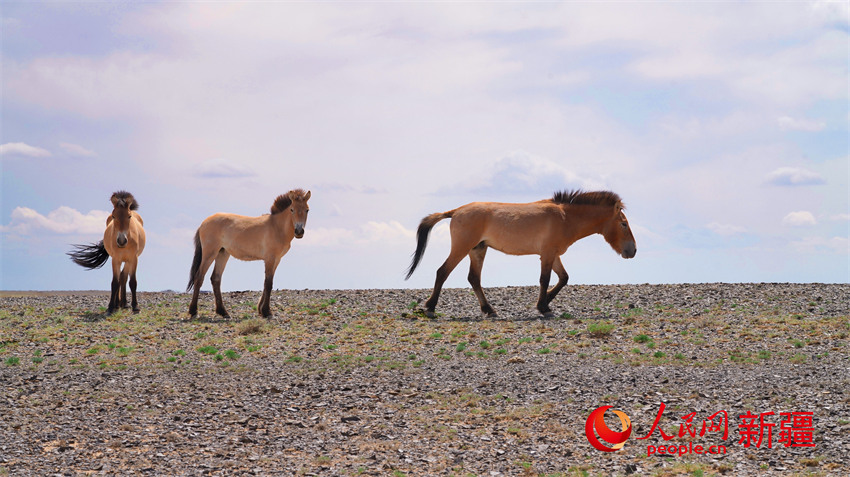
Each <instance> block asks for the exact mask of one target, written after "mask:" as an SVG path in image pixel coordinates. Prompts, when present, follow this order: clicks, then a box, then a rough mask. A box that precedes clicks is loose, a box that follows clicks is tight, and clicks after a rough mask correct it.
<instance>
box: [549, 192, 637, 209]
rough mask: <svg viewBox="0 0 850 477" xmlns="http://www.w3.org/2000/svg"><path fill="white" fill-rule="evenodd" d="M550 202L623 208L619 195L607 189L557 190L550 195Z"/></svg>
mask: <svg viewBox="0 0 850 477" xmlns="http://www.w3.org/2000/svg"><path fill="white" fill-rule="evenodd" d="M552 202H554V203H556V204H570V205H601V206H604V207H620V208H625V206H624V205H623V201H622V199H620V196H619V195H617V194H615V193H613V192H611V191H608V190H603V191H595V192H584V191H582V190H581V189H578V190H564V191H558V192H555V194H554V195H553V196H552Z"/></svg>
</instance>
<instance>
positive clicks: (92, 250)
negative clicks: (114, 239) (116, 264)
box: [68, 240, 109, 270]
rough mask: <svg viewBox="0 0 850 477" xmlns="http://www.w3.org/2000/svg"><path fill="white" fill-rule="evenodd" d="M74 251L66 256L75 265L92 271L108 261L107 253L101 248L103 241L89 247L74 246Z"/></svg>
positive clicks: (104, 248)
mask: <svg viewBox="0 0 850 477" xmlns="http://www.w3.org/2000/svg"><path fill="white" fill-rule="evenodd" d="M73 247H74V250H73V251H72V252H68V256H69V257H71V260H73V261H74V263H76V264H77V265H79V266H81V267H85V268H88V269H89V270H94V269H95V268H100V267H102V266H103V264H104V263H106V261H107V260H109V253H107V252H106V247H104V246H103V240H101V241H100V242H97V243H93V244H91V245H74V246H73Z"/></svg>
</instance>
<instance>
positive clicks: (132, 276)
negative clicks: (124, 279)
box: [124, 257, 139, 313]
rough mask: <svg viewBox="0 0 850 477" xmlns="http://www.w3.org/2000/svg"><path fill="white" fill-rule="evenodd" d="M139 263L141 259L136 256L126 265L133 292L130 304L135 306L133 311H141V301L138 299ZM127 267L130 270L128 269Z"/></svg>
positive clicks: (131, 291)
mask: <svg viewBox="0 0 850 477" xmlns="http://www.w3.org/2000/svg"><path fill="white" fill-rule="evenodd" d="M138 264H139V259H138V257H136V258H135V259H134V260H133V261H132V262H129V263H128V264H127V265H126V266H125V267H124V271H125V272H127V274H128V275H129V276H130V293H131V294H132V301H131V302H130V305H131V306H132V307H133V313H138V312H139V302H137V301H136V267H137V266H138ZM127 268H129V269H130V270H129V271H128V270H127Z"/></svg>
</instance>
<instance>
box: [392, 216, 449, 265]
mask: <svg viewBox="0 0 850 477" xmlns="http://www.w3.org/2000/svg"><path fill="white" fill-rule="evenodd" d="M452 214H454V210H451V211H449V212H438V213H436V214H431V215H429V216H427V217H425V218H424V219H422V222H420V223H419V228H418V229H417V230H416V251H415V252H413V260H412V261H411V262H410V266H409V267H407V276H405V277H404V279H405V280H407V279H408V278H410V276H411V275H413V271H414V270H416V267H417V266H418V265H419V260H422V255H424V254H425V247H426V246H427V245H428V235H429V234H430V233H431V229H432V228H434V226H435V225H437V222H439V221H441V220H443V219H448V218H450V217H451V216H452Z"/></svg>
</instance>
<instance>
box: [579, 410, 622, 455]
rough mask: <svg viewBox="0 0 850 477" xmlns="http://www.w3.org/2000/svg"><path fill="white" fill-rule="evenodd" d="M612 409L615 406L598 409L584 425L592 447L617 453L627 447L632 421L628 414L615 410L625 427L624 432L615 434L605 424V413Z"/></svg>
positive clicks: (588, 417)
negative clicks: (600, 440)
mask: <svg viewBox="0 0 850 477" xmlns="http://www.w3.org/2000/svg"><path fill="white" fill-rule="evenodd" d="M612 407H613V406H600V407H598V408H596V410H594V411H593V412H591V413H590V416H587V422H586V423H585V424H584V432H585V434H587V440H588V442H590V445H592V446H593V447H595V448H596V449H598V450H601V451H602V452H615V451H618V450H620V449H622V448H623V446H624V445H626V439H628V438H629V435H631V433H632V421H631V419H629V416H627V415H626V413H624V412H623V411H618V410H616V409H613V410H612V412H613V413H614V414H616V415H617V417H619V418H620V423H621V424H622V425H623V431H622V432H615V431H612V430H611V429H608V426H607V425H606V424H605V411H607V410H608V409H611V408H612ZM597 434H598V435H599V438H598V439H597V437H596V435H597ZM599 439H602V440H603V441H605V442H607V443H609V444H612V446H613V447H608V446H606V445H605V444H603V443H601V442H599Z"/></svg>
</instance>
